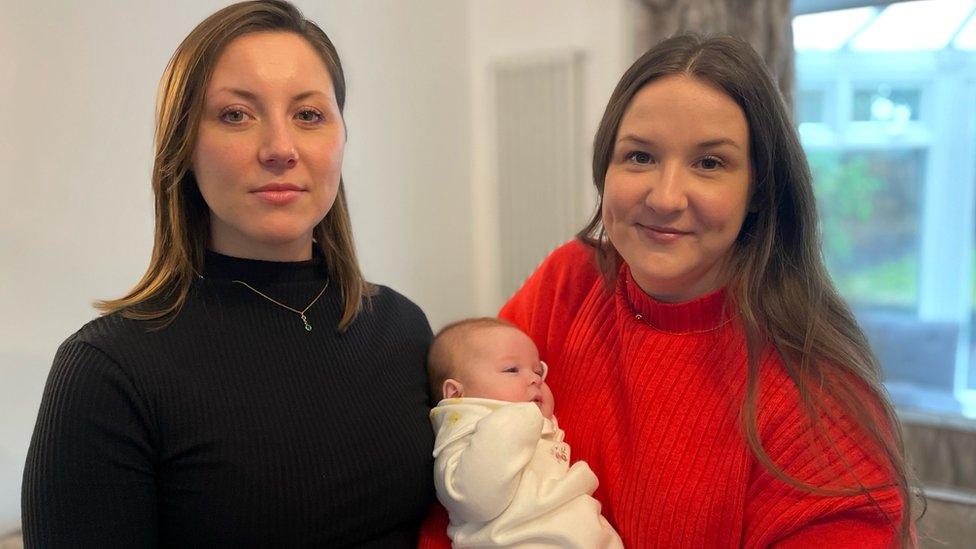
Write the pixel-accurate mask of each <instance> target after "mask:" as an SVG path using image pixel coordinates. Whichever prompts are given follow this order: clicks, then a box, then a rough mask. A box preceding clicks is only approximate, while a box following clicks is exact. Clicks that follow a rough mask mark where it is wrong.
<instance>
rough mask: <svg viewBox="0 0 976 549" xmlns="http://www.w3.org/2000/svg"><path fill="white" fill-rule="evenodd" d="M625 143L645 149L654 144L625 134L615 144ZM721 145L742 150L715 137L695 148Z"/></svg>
mask: <svg viewBox="0 0 976 549" xmlns="http://www.w3.org/2000/svg"><path fill="white" fill-rule="evenodd" d="M625 141H629V142H633V143H637V144H638V145H642V146H645V147H651V146H653V145H655V142H654V141H653V140H650V139H644V138H643V137H640V136H637V135H634V134H627V135H624V136H623V137H621V138H620V139H617V143H623V142H625ZM722 145H729V146H731V147H735V148H736V149H741V148H742V147H740V146H739V144H738V143H736V142H735V141H733V140H732V139H729V138H728V137H717V138H715V139H707V140H705V141H701V142H699V143H698V144H696V145H695V147H696V148H699V149H708V148H711V147H719V146H722Z"/></svg>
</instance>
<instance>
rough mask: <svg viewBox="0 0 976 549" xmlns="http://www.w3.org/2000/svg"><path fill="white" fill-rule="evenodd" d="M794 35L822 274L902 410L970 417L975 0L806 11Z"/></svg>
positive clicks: (975, 363) (975, 386) (975, 382)
mask: <svg viewBox="0 0 976 549" xmlns="http://www.w3.org/2000/svg"><path fill="white" fill-rule="evenodd" d="M835 4H836V2H835ZM815 5H816V2H813V1H810V2H806V3H804V4H803V6H804V10H805V11H807V12H810V11H815V10H813V9H810V8H811V7H814V8H815ZM919 21H924V22H925V23H924V24H919V23H918V22H919ZM793 33H794V41H795V42H794V44H795V46H796V61H797V63H796V66H797V90H796V104H795V109H796V112H795V118H796V122H797V124H798V128H799V132H800V138H801V140H802V142H803V146H804V148H805V149H806V151H807V155H808V158H809V160H810V167H811V170H812V172H813V175H814V185H815V191H816V194H817V202H818V207H819V211H820V216H821V224H822V230H823V239H824V256H825V258H826V261H827V266H828V268H829V269H830V272H831V275H832V276H833V278H834V281H835V283H836V284H837V287H838V288H839V289H840V291H841V293H842V294H843V295H844V297H845V298H846V299H847V300H848V302H849V303H850V304H851V306H852V307H853V308H854V311H855V314H856V315H857V317H858V321H859V322H860V323H861V326H862V327H863V328H864V330H865V332H866V333H867V334H868V337H869V338H870V340H871V343H872V346H873V348H874V350H875V352H876V353H877V355H878V357H879V359H880V360H881V362H882V365H883V366H884V369H885V378H886V384H887V386H888V389H889V391H890V392H891V394H892V397H893V398H894V399H895V402H896V403H897V404H899V405H901V406H905V407H916V408H926V409H931V410H938V411H943V412H956V413H963V414H966V415H972V416H974V417H976V283H974V273H976V251H974V249H976V0H916V1H905V2H897V3H892V4H889V5H883V6H872V7H855V8H851V9H844V10H836V11H825V12H819V13H805V14H803V15H798V16H797V17H795V18H794V20H793Z"/></svg>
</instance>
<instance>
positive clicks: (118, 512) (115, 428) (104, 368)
mask: <svg viewBox="0 0 976 549" xmlns="http://www.w3.org/2000/svg"><path fill="white" fill-rule="evenodd" d="M150 433H151V429H150V421H149V414H148V411H147V407H146V405H145V402H144V400H143V399H142V398H140V397H139V395H138V394H137V391H136V390H135V387H134V386H133V384H132V382H131V380H130V379H129V378H128V377H127V376H126V375H125V374H124V373H123V372H122V370H121V369H120V368H119V366H118V364H116V363H115V362H114V361H113V360H112V359H111V358H109V357H108V356H107V355H105V354H104V353H103V352H102V351H100V350H99V349H97V348H95V347H93V346H92V345H90V344H88V343H84V342H80V341H78V340H77V339H69V340H68V341H66V342H65V343H64V344H63V345H62V346H61V348H60V349H59V350H58V353H57V355H56V356H55V359H54V365H53V367H52V368H51V373H50V375H49V377H48V380H47V385H46V387H45V389H44V395H43V397H42V400H41V407H40V411H39V414H38V418H37V424H36V426H35V428H34V434H33V437H32V439H31V444H30V449H29V450H28V454H27V463H26V466H25V469H24V482H23V494H22V506H23V523H24V524H23V529H24V539H25V543H26V546H27V547H45V548H47V547H152V546H155V545H156V543H157V542H156V524H157V516H156V515H157V510H156V493H155V482H154V470H153V465H152V463H153V460H152V455H153V447H152V444H151V435H150Z"/></svg>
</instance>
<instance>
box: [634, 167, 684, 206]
mask: <svg viewBox="0 0 976 549" xmlns="http://www.w3.org/2000/svg"><path fill="white" fill-rule="evenodd" d="M685 175H686V174H685V173H684V171H683V170H682V169H681V166H679V165H677V163H676V162H675V163H671V164H665V165H664V166H662V169H661V170H660V171H658V172H657V173H653V174H652V175H650V176H649V177H652V178H653V179H652V180H651V183H650V185H649V186H648V189H647V196H646V198H645V199H644V203H645V204H646V205H647V207H648V208H650V209H652V210H654V211H655V212H656V213H658V214H661V215H667V214H669V213H674V212H678V211H681V210H683V209H685V208H687V207H688V197H687V195H686V194H685V181H684V177H685Z"/></svg>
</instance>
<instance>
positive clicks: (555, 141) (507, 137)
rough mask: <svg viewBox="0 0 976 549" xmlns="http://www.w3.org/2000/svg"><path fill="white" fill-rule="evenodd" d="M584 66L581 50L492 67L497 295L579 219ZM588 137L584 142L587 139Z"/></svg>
mask: <svg viewBox="0 0 976 549" xmlns="http://www.w3.org/2000/svg"><path fill="white" fill-rule="evenodd" d="M582 67H583V63H582V56H581V55H580V54H567V55H558V56H549V57H545V58H542V59H539V58H534V59H528V60H519V61H507V62H503V63H498V64H496V65H495V66H494V71H495V74H494V81H495V98H496V109H495V112H496V116H497V120H496V122H497V124H496V131H497V135H496V139H497V151H498V159H497V162H498V166H497V168H498V169H497V175H498V227H499V235H498V236H499V239H500V240H499V246H498V251H499V254H500V257H499V265H500V277H501V280H500V283H501V293H502V295H503V296H505V297H506V298H507V297H508V296H510V295H512V293H513V292H515V290H517V289H518V288H519V286H521V285H522V283H523V282H524V281H525V279H526V277H528V275H530V274H531V273H532V271H533V270H534V269H535V267H536V266H537V265H538V264H539V262H540V261H541V260H542V259H543V258H544V257H545V256H546V255H547V254H548V253H549V252H550V251H552V250H553V249H554V248H555V247H556V246H558V245H559V244H561V243H563V242H565V241H567V240H569V239H570V238H572V236H573V235H574V234H575V233H576V232H577V231H579V230H580V229H581V228H582V227H583V225H584V223H585V220H586V215H587V213H588V212H587V211H585V209H586V208H585V207H584V205H583V204H582V202H583V199H582V194H583V193H582V192H581V191H580V189H581V185H582V183H581V182H582V179H581V175H582V172H583V169H582V168H583V166H587V165H589V162H588V160H587V161H586V162H583V161H582V160H583V159H582V158H581V155H586V157H587V158H589V154H590V152H589V151H586V150H584V149H583V147H582V145H581V143H582V142H583V140H582V139H581V135H580V133H581V127H582V121H581V119H582V108H583V98H582V90H583V71H582ZM587 142H588V141H587Z"/></svg>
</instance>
